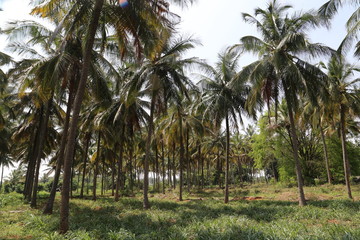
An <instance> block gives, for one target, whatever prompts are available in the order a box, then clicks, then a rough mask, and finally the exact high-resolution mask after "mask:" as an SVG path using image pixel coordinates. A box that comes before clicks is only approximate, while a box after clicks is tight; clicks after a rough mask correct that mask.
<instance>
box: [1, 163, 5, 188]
mask: <svg viewBox="0 0 360 240" xmlns="http://www.w3.org/2000/svg"><path fill="white" fill-rule="evenodd" d="M3 177H4V164H2V165H1V179H0V193H1V192H2V185H3Z"/></svg>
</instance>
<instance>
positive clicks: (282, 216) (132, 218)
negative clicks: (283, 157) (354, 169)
mask: <svg viewBox="0 0 360 240" xmlns="http://www.w3.org/2000/svg"><path fill="white" fill-rule="evenodd" d="M353 189H354V192H353V194H354V196H356V197H357V198H356V201H350V200H347V199H346V194H345V188H344V186H340V185H335V186H328V185H324V186H318V187H307V188H305V192H306V195H307V198H308V200H309V201H308V205H307V206H306V207H302V208H300V207H298V205H297V202H296V201H295V200H296V196H297V193H296V188H283V187H281V186H273V185H271V186H268V185H252V186H247V187H245V188H242V189H231V198H230V199H231V201H230V203H229V204H226V205H225V204H224V203H223V201H222V190H218V189H208V190H205V191H196V192H193V193H192V194H188V195H185V200H184V201H183V202H178V201H177V200H176V193H173V192H169V193H168V194H166V195H162V194H155V195H154V196H153V197H152V198H151V199H150V200H151V205H152V208H151V209H150V210H146V211H144V210H143V209H142V201H141V195H140V194H138V195H137V196H136V197H133V198H122V199H121V201H120V202H114V201H113V199H112V198H111V197H100V198H99V199H98V201H96V202H93V201H91V200H80V199H73V200H72V201H71V226H70V231H69V233H68V234H67V235H65V236H62V235H59V234H58V233H57V232H56V230H57V228H58V224H59V202H58V201H59V199H57V202H56V205H55V212H54V214H53V215H51V216H44V215H42V214H41V209H32V208H30V207H29V206H28V205H27V204H24V203H23V202H22V198H21V195H19V194H7V195H0V239H76V240H87V239H111V240H116V239H129V240H130V239H360V228H359V226H360V202H359V201H358V200H359V195H360V194H359V193H360V186H354V188H353ZM41 196H42V197H45V196H44V195H41ZM294 199H295V200H294ZM44 202H45V198H41V199H40V203H41V204H43V203H44Z"/></svg>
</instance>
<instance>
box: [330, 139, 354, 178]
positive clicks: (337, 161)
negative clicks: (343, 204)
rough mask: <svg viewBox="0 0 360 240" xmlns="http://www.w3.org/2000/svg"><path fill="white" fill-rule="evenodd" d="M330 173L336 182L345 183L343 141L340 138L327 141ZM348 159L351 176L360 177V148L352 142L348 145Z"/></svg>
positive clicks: (348, 142)
mask: <svg viewBox="0 0 360 240" xmlns="http://www.w3.org/2000/svg"><path fill="white" fill-rule="evenodd" d="M326 143H327V145H328V149H329V150H328V151H329V162H330V169H331V170H330V171H331V174H332V177H333V178H334V181H335V182H338V183H339V182H344V181H345V180H344V165H343V158H342V148H341V141H340V138H339V137H338V136H333V137H331V138H329V139H327V142H326ZM346 147H347V151H348V158H349V163H350V169H351V174H352V175H353V176H359V175H360V147H359V146H358V145H357V144H354V143H352V142H350V141H347V143H346Z"/></svg>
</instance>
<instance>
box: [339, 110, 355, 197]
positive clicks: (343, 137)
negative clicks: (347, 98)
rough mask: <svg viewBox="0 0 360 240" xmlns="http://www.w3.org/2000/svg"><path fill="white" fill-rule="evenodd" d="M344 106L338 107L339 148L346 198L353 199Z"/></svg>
mask: <svg viewBox="0 0 360 240" xmlns="http://www.w3.org/2000/svg"><path fill="white" fill-rule="evenodd" d="M345 119H346V117H345V106H343V105H341V106H340V122H341V147H342V154H343V163H344V173H345V183H346V189H347V193H348V197H349V198H350V199H353V197H352V193H351V186H350V174H351V172H350V164H349V159H348V156H347V149H346V130H345V128H346V123H345Z"/></svg>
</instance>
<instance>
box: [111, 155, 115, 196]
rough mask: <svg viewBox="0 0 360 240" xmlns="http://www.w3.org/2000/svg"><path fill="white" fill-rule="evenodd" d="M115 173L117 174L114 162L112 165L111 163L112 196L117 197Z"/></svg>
mask: <svg viewBox="0 0 360 240" xmlns="http://www.w3.org/2000/svg"><path fill="white" fill-rule="evenodd" d="M115 173H116V167H115V161H112V163H111V196H115Z"/></svg>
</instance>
